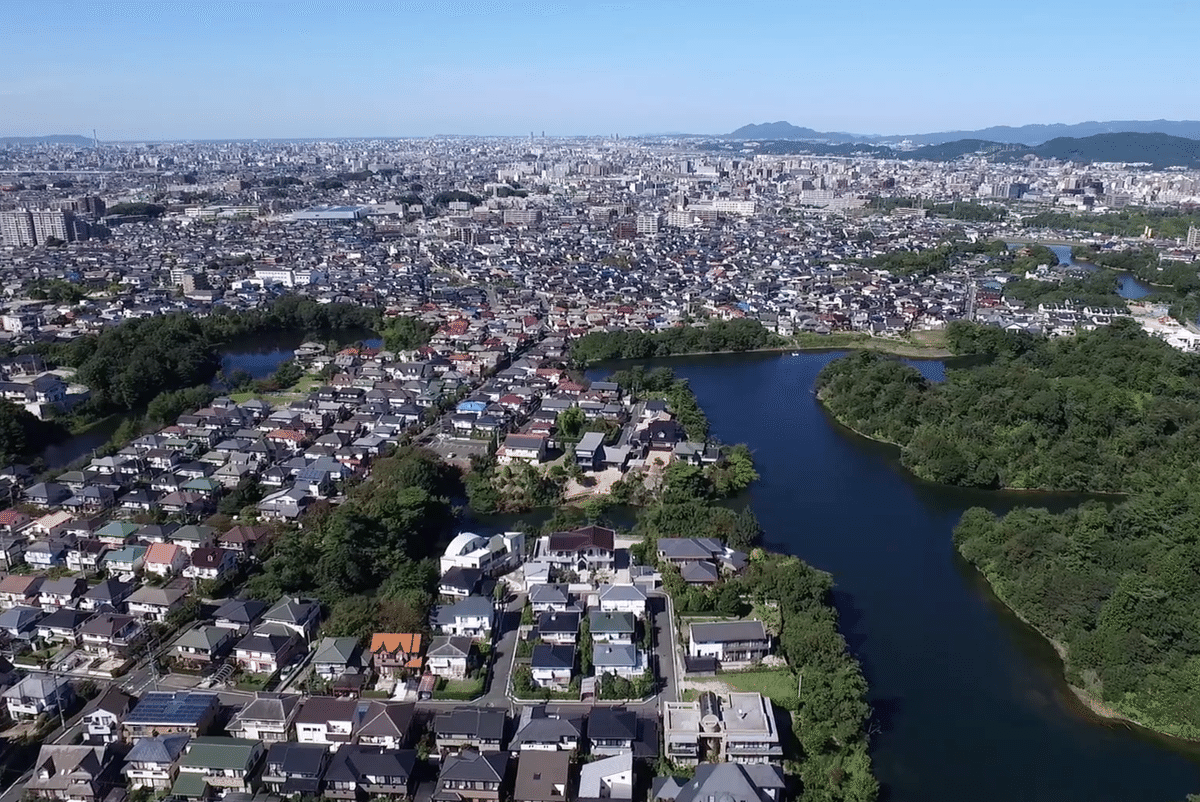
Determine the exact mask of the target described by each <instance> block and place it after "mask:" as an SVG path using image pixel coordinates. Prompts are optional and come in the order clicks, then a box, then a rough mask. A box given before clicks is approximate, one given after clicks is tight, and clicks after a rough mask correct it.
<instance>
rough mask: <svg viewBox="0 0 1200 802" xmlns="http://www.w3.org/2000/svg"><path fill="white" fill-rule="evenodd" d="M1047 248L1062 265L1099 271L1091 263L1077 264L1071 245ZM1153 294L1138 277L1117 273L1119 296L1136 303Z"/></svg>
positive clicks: (1151, 289)
mask: <svg viewBox="0 0 1200 802" xmlns="http://www.w3.org/2000/svg"><path fill="white" fill-rule="evenodd" d="M1046 247H1048V248H1049V249H1050V250H1052V251H1054V255H1055V256H1057V257H1058V261H1059V262H1060V263H1061V264H1064V265H1072V266H1075V267H1082V268H1083V269H1085V270H1096V269H1097V268H1096V266H1095V265H1093V264H1092V263H1091V262H1076V261H1075V258H1074V257H1073V256H1072V255H1071V246H1070V245H1047V246H1046ZM1152 292H1154V289H1153V288H1152V287H1150V285H1148V284H1146V283H1145V282H1142V281H1140V280H1138V278H1137V276H1135V275H1133V274H1132V273H1127V272H1125V271H1123V270H1121V271H1117V295H1120V296H1121V297H1122V298H1128V299H1129V300H1131V301H1135V300H1137V299H1138V298H1145V297H1146V296H1147V295H1149V294H1150V293H1152Z"/></svg>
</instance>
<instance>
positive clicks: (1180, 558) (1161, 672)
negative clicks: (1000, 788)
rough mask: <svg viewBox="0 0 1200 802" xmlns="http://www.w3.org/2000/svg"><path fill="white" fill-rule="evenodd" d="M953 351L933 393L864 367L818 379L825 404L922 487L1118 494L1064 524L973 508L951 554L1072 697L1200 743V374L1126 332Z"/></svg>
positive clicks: (835, 365) (981, 332)
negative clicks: (1055, 660) (1034, 635)
mask: <svg viewBox="0 0 1200 802" xmlns="http://www.w3.org/2000/svg"><path fill="white" fill-rule="evenodd" d="M949 334H950V337H949V339H950V342H951V347H952V348H953V349H954V350H955V351H957V352H958V353H963V354H967V353H971V354H979V355H982V356H981V358H979V359H978V360H977V362H976V363H975V364H972V365H971V366H968V367H962V368H958V369H948V370H947V373H946V381H945V382H943V383H933V382H930V381H928V380H927V379H925V378H924V377H923V376H922V375H921V374H920V372H918V371H917V370H916V369H915V368H912V367H908V366H906V365H903V364H902V363H900V362H898V361H896V360H892V359H886V358H883V357H880V356H878V355H876V354H870V353H859V354H855V355H852V356H850V357H847V358H845V359H841V360H837V361H835V362H832V363H830V364H829V365H828V366H827V367H826V368H825V370H824V371H823V372H822V373H821V375H820V376H819V378H818V382H817V386H818V395H819V397H820V399H821V400H822V402H823V403H824V404H825V406H826V408H827V409H828V410H829V411H830V412H831V413H832V414H833V415H834V416H835V417H836V418H837V419H838V420H839V421H840V422H842V423H843V424H845V425H846V426H848V427H850V428H852V429H854V430H855V431H857V432H859V433H861V434H863V435H865V436H867V437H871V438H874V439H877V440H884V441H887V442H890V443H894V444H895V445H897V446H898V447H899V448H900V456H901V460H902V462H903V464H904V465H905V466H907V467H908V468H909V469H910V470H912V471H913V472H914V473H915V474H917V475H918V476H921V477H922V478H925V479H930V480H933V481H938V482H943V483H947V484H953V485H960V486H971V487H983V488H996V489H999V488H1023V489H1046V490H1070V491H1081V492H1095V493H1115V494H1121V495H1122V498H1120V499H1114V500H1112V501H1111V502H1107V503H1105V502H1101V501H1094V500H1093V501H1088V502H1086V503H1083V504H1081V505H1080V506H1079V507H1077V508H1075V509H1072V510H1069V511H1067V512H1064V513H1061V514H1052V513H1050V512H1047V511H1046V510H1042V509H1024V508H1022V509H1017V510H1014V511H1012V512H1010V513H1008V514H1007V515H1005V516H1000V517H997V516H996V515H994V514H992V513H991V512H989V511H988V510H985V509H980V508H974V509H971V510H968V511H967V512H966V513H965V514H964V515H963V518H962V520H961V521H960V522H959V525H958V527H957V528H956V530H955V535H954V539H955V544H956V546H957V548H958V550H959V551H960V552H961V554H962V555H963V556H964V557H965V558H966V559H967V560H969V561H970V562H971V563H972V564H974V565H975V566H976V567H977V568H979V570H980V571H981V572H982V573H983V575H984V576H985V577H986V578H987V580H988V581H989V583H990V584H991V586H992V588H993V589H994V590H995V592H996V595H997V596H998V597H999V598H1000V599H1001V600H1003V601H1004V602H1005V603H1006V604H1007V605H1008V606H1009V607H1011V608H1012V609H1013V610H1014V611H1015V612H1016V613H1017V614H1018V615H1019V616H1021V617H1022V618H1023V619H1025V620H1026V621H1028V622H1029V623H1030V624H1031V625H1032V626H1034V627H1035V628H1037V629H1038V630H1039V631H1040V632H1041V633H1042V634H1043V635H1045V636H1046V637H1047V638H1049V639H1051V640H1052V641H1053V642H1054V643H1055V645H1056V646H1057V647H1058V648H1059V650H1060V653H1062V654H1063V656H1064V661H1065V665H1066V674H1067V679H1068V681H1069V682H1070V683H1071V684H1072V685H1073V686H1075V687H1077V688H1079V689H1081V690H1082V691H1083V692H1084V693H1085V694H1086V695H1087V696H1088V697H1090V698H1092V699H1094V700H1098V701H1100V702H1102V703H1103V704H1104V705H1105V706H1106V707H1107V708H1108V709H1110V710H1111V711H1113V712H1115V713H1116V714H1118V715H1120V716H1122V717H1126V718H1128V719H1130V720H1132V721H1135V722H1137V723H1139V724H1142V725H1144V726H1147V727H1150V728H1152V729H1155V730H1158V731H1161V732H1164V733H1168V734H1171V735H1176V736H1180V737H1185V738H1200V697H1198V696H1197V694H1196V693H1195V692H1194V686H1195V681H1196V677H1197V676H1200V582H1197V579H1200V543H1198V537H1197V535H1198V533H1200V491H1197V490H1196V488H1197V486H1198V482H1197V479H1198V478H1200V454H1198V451H1197V444H1198V443H1200V382H1198V381H1197V378H1198V376H1200V358H1197V357H1196V356H1194V355H1188V354H1183V353H1181V352H1179V351H1176V350H1174V349H1172V348H1171V347H1170V346H1168V345H1166V344H1165V343H1163V342H1160V341H1158V340H1156V339H1154V338H1152V337H1150V336H1148V335H1146V334H1144V333H1142V332H1141V331H1140V330H1139V329H1138V328H1137V326H1136V325H1134V324H1133V323H1132V322H1126V321H1117V322H1116V323H1114V324H1113V325H1112V326H1109V327H1107V328H1103V329H1099V330H1097V331H1094V332H1088V333H1081V334H1080V335H1079V336H1078V337H1075V338H1063V339H1056V340H1045V339H1037V338H1032V337H1028V336H1018V335H1015V334H1009V333H1005V332H1003V331H1001V330H998V329H983V328H980V327H976V326H973V325H971V324H955V325H954V326H952V327H951V331H950V332H949Z"/></svg>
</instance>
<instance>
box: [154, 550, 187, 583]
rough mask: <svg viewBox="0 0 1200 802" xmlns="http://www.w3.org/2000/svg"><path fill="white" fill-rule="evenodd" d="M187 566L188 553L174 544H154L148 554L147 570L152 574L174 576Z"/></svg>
mask: <svg viewBox="0 0 1200 802" xmlns="http://www.w3.org/2000/svg"><path fill="white" fill-rule="evenodd" d="M187 564H188V554H187V551H186V550H185V549H184V548H183V547H182V546H176V545H175V544H174V543H153V544H151V545H150V550H149V551H147V552H146V562H145V565H146V570H147V571H149V572H150V573H152V574H158V575H159V576H174V575H175V574H178V573H179V572H180V571H182V570H183V569H184V566H186V565H187Z"/></svg>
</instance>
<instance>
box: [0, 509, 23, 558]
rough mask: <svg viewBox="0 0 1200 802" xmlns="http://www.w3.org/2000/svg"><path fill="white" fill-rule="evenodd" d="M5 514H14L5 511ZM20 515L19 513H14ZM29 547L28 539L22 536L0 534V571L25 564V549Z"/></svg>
mask: <svg viewBox="0 0 1200 802" xmlns="http://www.w3.org/2000/svg"><path fill="white" fill-rule="evenodd" d="M7 512H15V511H14V510H7ZM16 514H17V515H20V514H21V513H16ZM28 545H29V538H28V537H26V536H25V535H24V534H19V535H5V534H0V570H3V571H11V570H12V569H13V568H15V567H16V566H18V565H21V564H22V563H24V562H25V548H26V547H27V546H28Z"/></svg>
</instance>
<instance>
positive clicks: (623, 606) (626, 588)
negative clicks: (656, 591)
mask: <svg viewBox="0 0 1200 802" xmlns="http://www.w3.org/2000/svg"><path fill="white" fill-rule="evenodd" d="M599 601H600V604H599V606H600V612H602V613H632V614H633V615H636V616H637V617H638V618H645V617H646V591H644V590H642V589H641V588H639V587H638V586H637V585H601V586H600V594H599Z"/></svg>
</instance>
